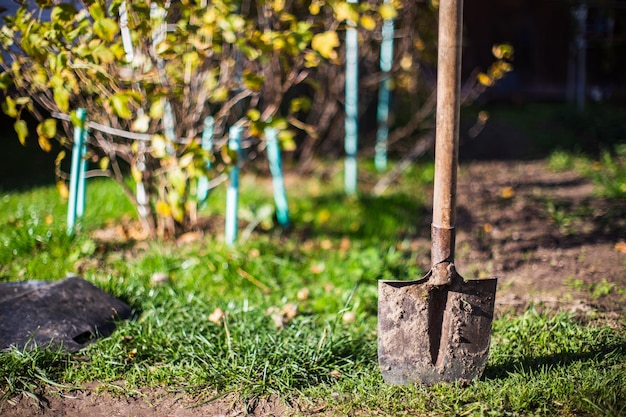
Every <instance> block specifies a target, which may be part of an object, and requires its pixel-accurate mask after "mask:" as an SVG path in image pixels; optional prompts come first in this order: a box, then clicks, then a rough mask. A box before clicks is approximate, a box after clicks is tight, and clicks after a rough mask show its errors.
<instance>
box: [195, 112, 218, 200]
mask: <svg viewBox="0 0 626 417" xmlns="http://www.w3.org/2000/svg"><path fill="white" fill-rule="evenodd" d="M214 126H215V121H214V120H213V117H212V116H207V117H205V118H204V129H203V130H202V142H201V146H202V149H204V150H205V151H207V152H208V153H209V154H211V153H212V151H213V130H214ZM206 168H207V169H210V168H211V161H208V162H207V164H206ZM208 197H209V179H208V178H207V176H206V175H203V176H201V177H200V178H198V194H197V198H198V202H199V203H200V204H204V203H206V200H207V198H208Z"/></svg>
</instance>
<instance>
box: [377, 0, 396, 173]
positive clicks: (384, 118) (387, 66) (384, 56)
mask: <svg viewBox="0 0 626 417" xmlns="http://www.w3.org/2000/svg"><path fill="white" fill-rule="evenodd" d="M385 3H389V0H385ZM393 31H394V27H393V20H392V19H385V21H384V22H383V29H382V37H383V40H382V43H381V45H380V70H381V72H382V73H383V78H382V80H381V82H380V89H379V90H378V108H377V115H376V119H377V121H378V130H377V131H376V156H375V157H374V164H375V165H376V169H377V170H378V171H384V170H385V169H386V168H387V138H388V136H389V97H390V91H389V90H390V87H391V76H390V74H389V72H390V71H391V65H392V63H393Z"/></svg>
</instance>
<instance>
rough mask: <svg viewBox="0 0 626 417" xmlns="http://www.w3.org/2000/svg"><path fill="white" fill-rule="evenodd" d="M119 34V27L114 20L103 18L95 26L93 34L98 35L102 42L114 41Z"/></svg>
mask: <svg viewBox="0 0 626 417" xmlns="http://www.w3.org/2000/svg"><path fill="white" fill-rule="evenodd" d="M118 32H119V27H118V26H117V23H115V21H114V20H113V19H109V18H103V19H98V20H96V21H95V22H94V24H93V33H95V34H96V36H97V37H99V38H100V39H102V40H105V41H107V42H111V41H113V39H115V35H117V34H118Z"/></svg>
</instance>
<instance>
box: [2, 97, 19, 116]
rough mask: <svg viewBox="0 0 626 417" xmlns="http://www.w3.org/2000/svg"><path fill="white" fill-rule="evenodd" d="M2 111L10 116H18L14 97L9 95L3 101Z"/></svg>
mask: <svg viewBox="0 0 626 417" xmlns="http://www.w3.org/2000/svg"><path fill="white" fill-rule="evenodd" d="M2 111H3V112H4V114H6V115H7V116H9V117H17V106H16V103H15V100H13V97H11V96H7V97H6V99H5V100H4V102H3V103H2Z"/></svg>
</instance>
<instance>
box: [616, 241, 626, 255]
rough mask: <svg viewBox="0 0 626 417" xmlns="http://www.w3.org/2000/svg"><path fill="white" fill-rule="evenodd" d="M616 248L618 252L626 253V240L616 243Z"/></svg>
mask: <svg viewBox="0 0 626 417" xmlns="http://www.w3.org/2000/svg"><path fill="white" fill-rule="evenodd" d="M615 250H616V251H618V252H622V253H626V242H624V241H621V242H617V243H616V244H615Z"/></svg>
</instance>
